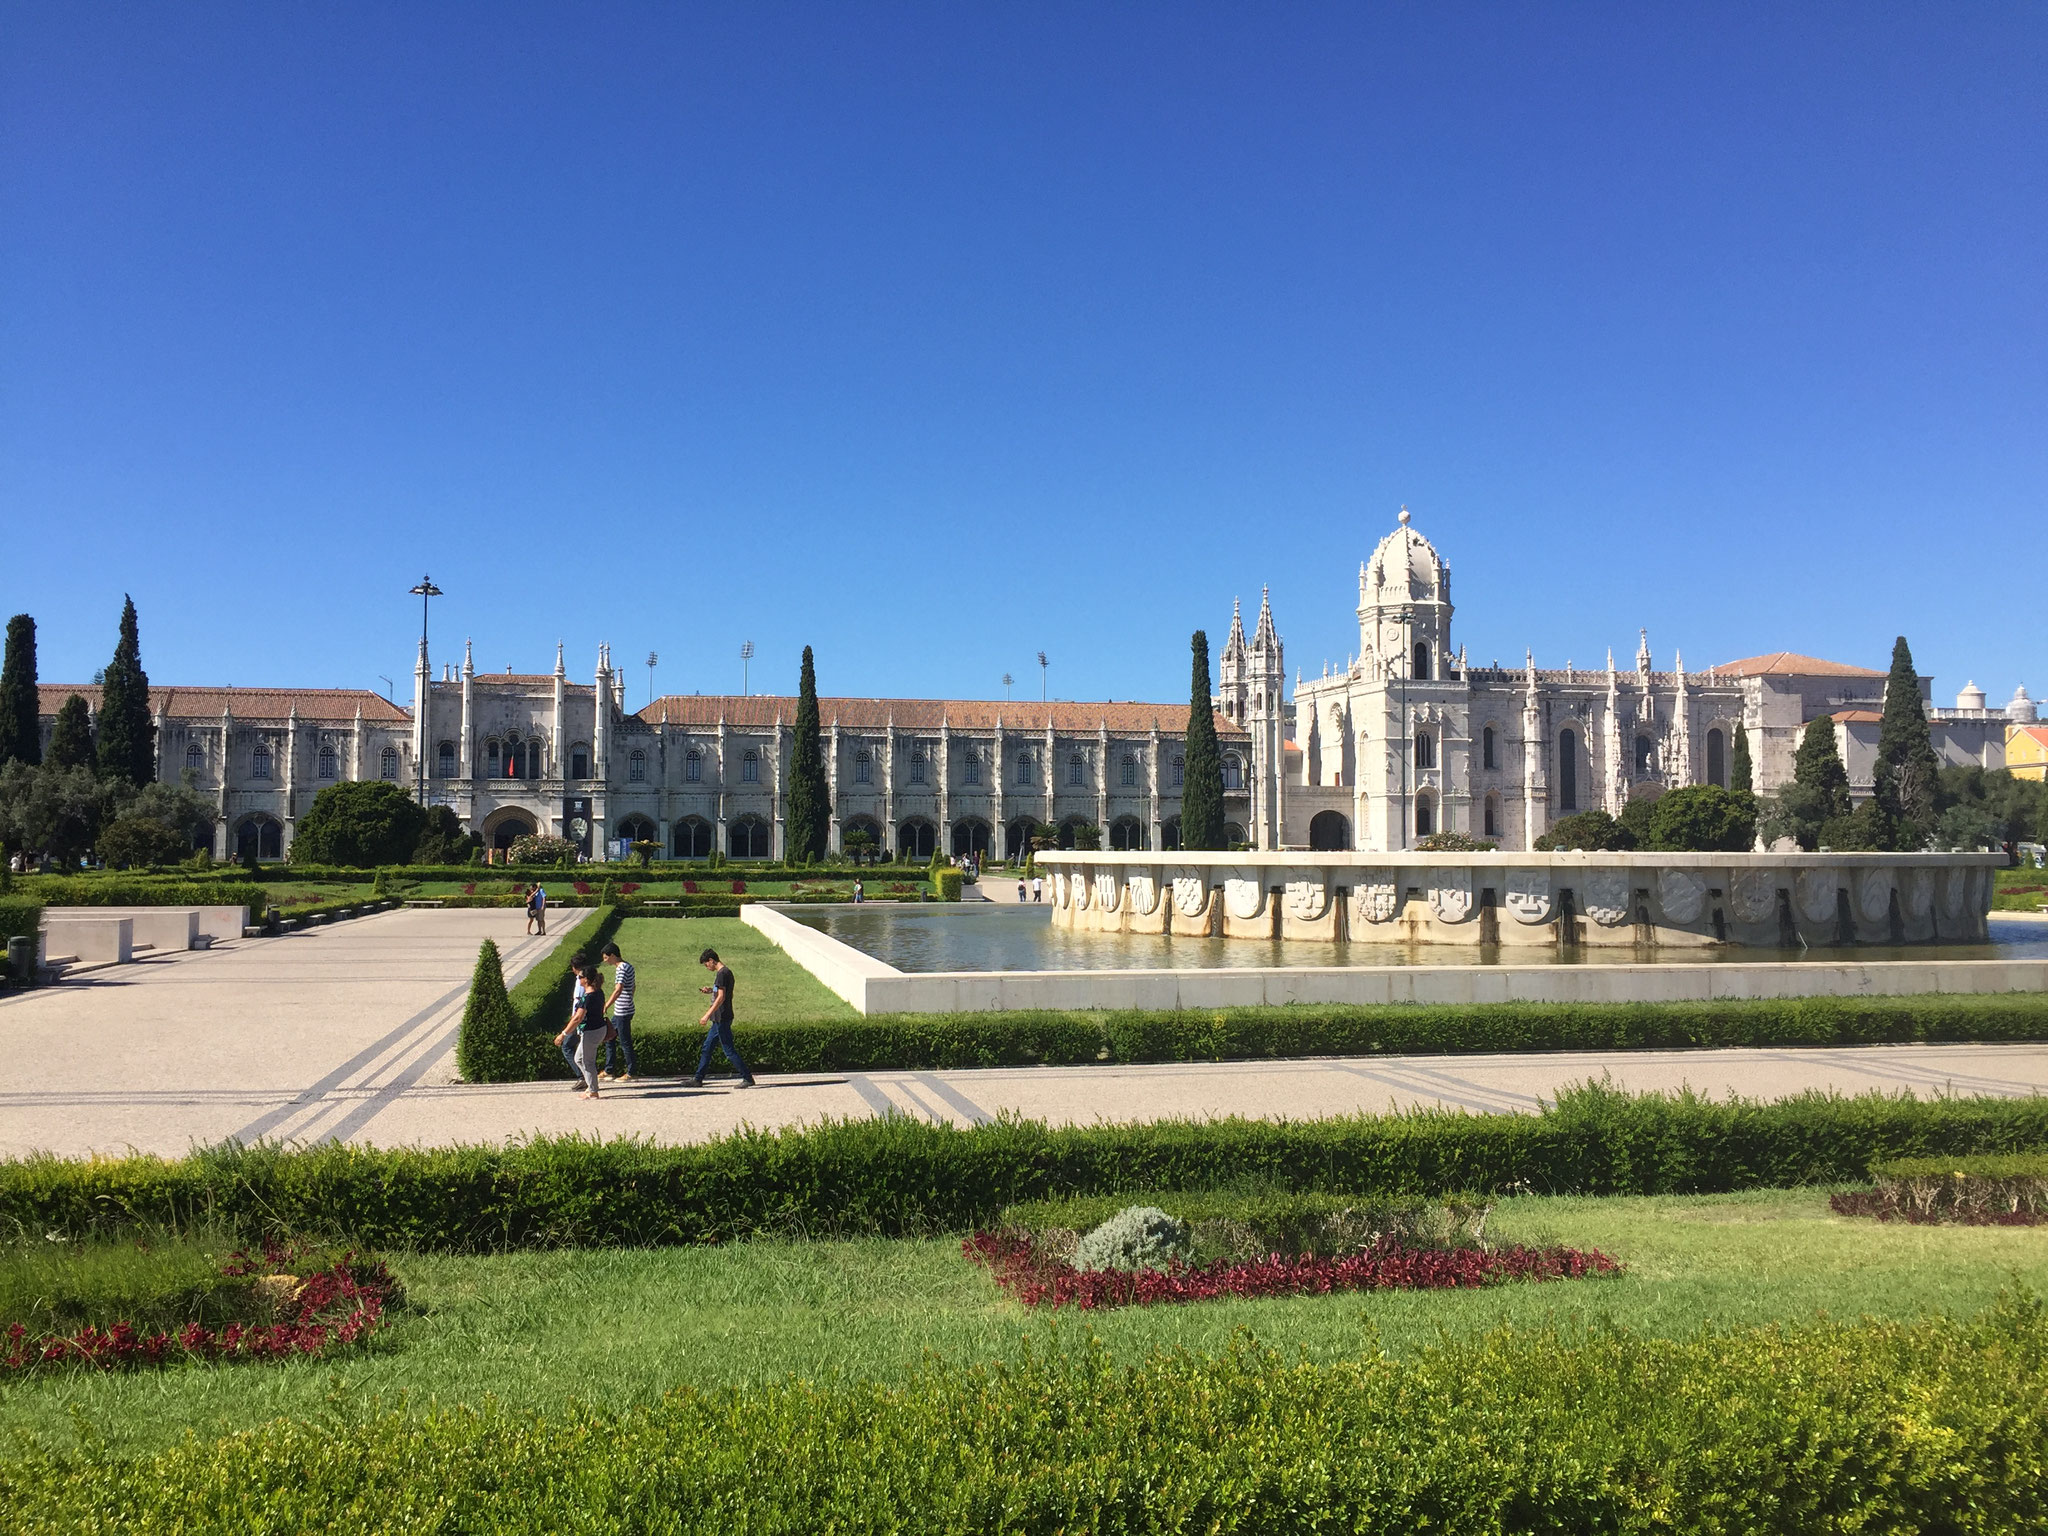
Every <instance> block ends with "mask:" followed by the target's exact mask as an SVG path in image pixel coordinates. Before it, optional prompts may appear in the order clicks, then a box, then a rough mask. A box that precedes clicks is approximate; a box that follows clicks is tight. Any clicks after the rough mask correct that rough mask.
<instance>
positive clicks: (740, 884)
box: [732, 880, 747, 896]
mask: <svg viewBox="0 0 2048 1536" xmlns="http://www.w3.org/2000/svg"><path fill="white" fill-rule="evenodd" d="M732 893H733V895H735V896H744V895H746V894H747V882H746V881H744V880H735V881H733V883H732Z"/></svg>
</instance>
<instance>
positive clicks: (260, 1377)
mask: <svg viewBox="0 0 2048 1536" xmlns="http://www.w3.org/2000/svg"><path fill="white" fill-rule="evenodd" d="M684 926H689V927H694V926H696V925H684ZM1492 1231H1493V1233H1494V1235H1495V1236H1497V1237H1498V1238H1500V1239H1501V1240H1503V1241H1508V1240H1512V1241H1521V1242H1532V1243H1535V1242H1567V1243H1572V1244H1576V1245H1579V1246H1591V1247H1598V1248H1601V1249H1603V1250H1605V1251H1606V1252H1608V1253H1610V1254H1612V1255H1613V1256H1615V1257H1616V1258H1618V1259H1620V1260H1621V1261H1622V1262H1623V1264H1625V1265H1626V1266H1627V1273H1626V1274H1624V1275H1622V1276H1621V1277H1619V1278H1615V1279H1604V1280H1589V1281H1578V1282H1570V1283H1559V1284H1550V1285H1532V1286H1505V1287H1500V1288H1497V1289H1491V1290H1484V1291H1456V1292H1411V1293H1386V1294H1379V1295H1348V1296H1329V1297H1302V1298H1295V1299H1290V1300H1283V1301H1250V1302H1218V1303H1209V1304H1204V1305H1196V1306H1184V1307H1171V1308H1156V1309H1133V1310H1129V1311H1122V1312H1109V1313H1096V1314H1085V1315H1084V1314H1079V1313H1066V1314H1061V1315H1059V1317H1058V1319H1057V1320H1055V1316H1054V1315H1053V1314H1049V1313H1045V1312H1028V1311H1026V1310H1025V1309H1024V1308H1023V1307H1021V1306H1019V1305H1017V1304H1016V1303H1014V1302H1011V1301H1009V1300H1007V1299H1005V1298H1004V1297H1003V1296H1002V1295H1001V1294H1000V1293H999V1292H998V1291H997V1290H996V1289H995V1287H994V1286H993V1285H992V1284H991V1283H990V1281H989V1280H988V1278H987V1277H986V1275H984V1274H983V1273H982V1272H980V1271H979V1270H977V1269H975V1268H974V1267H972V1266H970V1265H969V1264H968V1263H967V1261H966V1260H964V1259H963V1258H962V1257H961V1256H960V1250H959V1243H958V1241H957V1240H956V1239H950V1238H947V1239H935V1240H932V1241H928V1242H890V1241H884V1240H874V1241H867V1242H850V1243H838V1242H834V1243H801V1242H754V1243H743V1244H737V1245H734V1246H731V1247H724V1248H683V1249H658V1250H608V1251H572V1252H558V1253H518V1254H509V1255H504V1256H500V1257H488V1258H478V1257H451V1256H445V1255H431V1256H429V1255H420V1256H410V1257H408V1256H403V1255H398V1256H392V1267H393V1269H394V1270H395V1271H396V1272H397V1274H398V1275H399V1277H400V1279H401V1280H402V1281H403V1282H404V1283H405V1285H406V1286H407V1288H408V1290H409V1292H410V1296H411V1301H412V1304H413V1305H414V1306H415V1307H416V1308H417V1309H418V1310H417V1311H416V1312H415V1313H413V1314H411V1315H408V1316H406V1317H404V1318H403V1320H402V1321H400V1323H399V1324H398V1325H397V1327H396V1328H395V1329H394V1331H393V1332H392V1333H391V1334H390V1335H388V1336H387V1339H386V1342H385V1343H383V1344H382V1345H381V1346H379V1347H378V1348H377V1349H376V1350H375V1351H373V1352H372V1353H370V1354H367V1355H362V1356H355V1357H348V1358H344V1359H340V1360H329V1361H324V1362H310V1363H305V1364H296V1363H295V1364H286V1365H280V1366H265V1367H249V1366H241V1367H229V1368H219V1369H206V1368H202V1369H191V1368H186V1369H179V1370H175V1371H170V1372H164V1373H157V1374H149V1373H142V1374H136V1375H129V1376H98V1375H86V1374H80V1375H72V1376H65V1377H47V1378H42V1379H38V1380H32V1381H27V1382H17V1383H14V1384H11V1385H6V1386H0V1435H5V1434H6V1433H8V1432H10V1431H13V1430H16V1429H27V1430H32V1431H34V1432H37V1433H39V1434H41V1435H46V1436H50V1437H52V1438H54V1439H56V1440H59V1441H69V1440H71V1439H72V1438H73V1437H75V1436H76V1435H77V1434H78V1433H79V1432H80V1428H81V1427H82V1426H90V1427H91V1428H92V1429H94V1430H95V1431H97V1432H98V1433H100V1434H103V1435H104V1436H105V1437H106V1438H107V1439H108V1441H109V1442H110V1443H112V1444H113V1445H114V1446H115V1447H116V1448H125V1447H130V1446H138V1445H161V1444H163V1443H166V1442H168V1441H171V1440H174V1439H177V1438H179V1437H182V1436H183V1435H184V1434H185V1433H186V1431H187V1430H195V1431H197V1432H199V1433H201V1434H205V1435H211V1434H218V1433H225V1432H229V1431H232V1430H234V1429H238V1428H242V1427H246V1426H248V1425H252V1424H255V1423H259V1422H261V1421H263V1420H266V1419H269V1418H272V1417H275V1416H278V1415H291V1416H295V1417H307V1418H313V1417H318V1416H320V1415H322V1414H325V1413H328V1412H331V1411H337V1410H339V1411H344V1412H346V1411H351V1410H359V1409H362V1408H365V1407H367V1406H369V1405H370V1404H372V1403H373V1402H379V1401H381V1402H382V1403H384V1404H386V1405H393V1404H396V1403H398V1402H400V1401H406V1402H410V1403H412V1404H414V1405H416V1406H418V1405H427V1404H432V1403H441V1404H448V1403H453V1402H472V1403H474V1402H478V1401H481V1400H482V1399H483V1398H484V1397H486V1396H487V1395H495V1396H497V1397H498V1398H500V1399H502V1400H504V1401H506V1402H508V1403H511V1404H514V1405H517V1406H519V1407H522V1408H539V1409H541V1411H546V1409H547V1405H550V1404H560V1403H563V1402H566V1401H568V1400H570V1399H577V1400H581V1401H586V1402H593V1403H597V1404H600V1405H606V1406H618V1405H622V1404H626V1403H630V1402H634V1401H643V1400H646V1399H648V1398H651V1397H654V1396H656V1395H658V1394H660V1393H661V1392H663V1391H666V1390H668V1389H670V1388H673V1387H677V1386H683V1385H712V1384H721V1383H734V1382H761V1381H766V1380H773V1379H779V1378H781V1377H784V1376H787V1375H792V1374H795V1375H801V1376H806V1377H811V1378H814V1379H822V1378H828V1377H871V1378H872V1377H880V1378H891V1377H896V1376H900V1375H901V1374H902V1373H903V1372H904V1371H906V1370H907V1369H908V1368H910V1367H912V1366H914V1365H916V1364H917V1363H918V1362H920V1361H921V1360H922V1359H924V1358H925V1356H926V1354H927V1352H928V1351H929V1352H933V1353H936V1354H937V1355H939V1356H941V1357H943V1358H945V1359H947V1360H949V1361H954V1362H965V1361H971V1360H986V1359H992V1358H999V1357H1008V1356H1014V1355H1015V1354H1016V1353H1017V1351H1018V1350H1019V1348H1020V1346H1021V1345H1022V1343H1023V1341H1024V1340H1025V1339H1026V1338H1030V1339H1032V1340H1034V1341H1037V1342H1039V1343H1044V1342H1046V1341H1048V1340H1050V1341H1052V1342H1054V1343H1056V1344H1058V1345H1060V1346H1061V1347H1073V1346H1074V1345H1076V1344H1078V1343H1080V1342H1081V1341H1082V1340H1085V1339H1086V1338H1088V1337H1089V1336H1091V1335H1093V1336H1096V1337H1099V1338H1101V1339H1102V1340H1103V1341H1104V1343H1105V1344H1106V1345H1107V1346H1108V1347H1109V1348H1110V1349H1111V1350H1113V1351H1114V1352H1116V1353H1117V1354H1118V1355H1119V1356H1122V1357H1124V1358H1135V1357H1138V1356H1141V1355H1143V1354H1146V1353H1148V1352H1150V1351H1151V1350H1153V1349H1156V1348H1159V1347H1173V1346H1185V1347H1186V1348H1189V1349H1191V1350H1196V1351H1200V1352H1204V1353H1212V1352H1215V1351H1218V1350H1221V1349H1222V1348H1223V1347H1224V1346H1225V1345H1226V1344H1227V1343H1228V1342H1229V1340H1230V1338H1231V1336H1232V1334H1233V1333H1234V1332H1235V1331H1236V1330H1238V1329H1245V1330H1248V1331H1250V1332H1251V1333H1252V1334H1253V1335H1255V1336H1256V1337H1257V1338H1258V1339H1260V1340H1262V1341H1263V1342H1265V1343H1266V1344H1269V1345H1272V1346H1276V1347H1279V1348H1282V1349H1287V1350H1294V1349H1297V1348H1298V1349H1300V1350H1303V1351H1305V1352H1306V1353H1307V1354H1308V1356H1309V1357H1311V1358H1313V1359H1317V1360H1333V1359H1341V1358H1345V1357H1350V1356H1355V1355H1357V1354H1359V1353H1361V1352H1363V1351H1365V1350H1367V1349H1370V1348H1372V1347H1374V1345H1375V1342H1376V1343H1377V1344H1378V1345H1379V1346H1381V1347H1384V1348H1386V1349H1388V1350H1390V1351H1392V1352H1394V1353H1396V1354H1411V1353H1413V1352H1415V1351H1416V1350H1418V1349H1419V1348H1421V1347H1422V1346H1424V1345H1426V1344H1428V1343H1430V1342H1432V1341H1434V1340H1435V1339H1436V1338H1437V1337H1438V1336H1439V1332H1440V1330H1441V1331H1444V1332H1447V1333H1449V1334H1450V1335H1452V1336H1456V1337H1469V1336H1471V1335H1474V1334H1477V1333H1481V1332H1484V1331H1487V1330H1489V1329H1493V1328H1496V1327H1498V1326H1501V1325H1503V1324H1508V1325H1513V1326H1514V1327H1516V1328H1518V1329H1526V1328H1532V1327H1537V1326H1541V1325H1543V1324H1544V1323H1546V1322H1549V1321H1552V1320H1557V1321H1562V1322H1565V1323H1567V1324H1574V1325H1577V1324H1584V1325H1593V1326H1597V1325H1600V1324H1603V1323H1605V1322H1608V1321H1612V1322H1615V1323H1620V1324H1623V1325H1626V1326H1628V1327H1630V1328H1633V1329H1636V1330H1638V1331H1640V1332H1644V1333H1649V1334H1653V1335H1661V1336H1667V1337H1668V1336H1682V1335H1685V1334H1689V1333H1691V1332H1692V1331H1694V1330H1695V1329H1697V1328H1699V1327H1700V1326H1701V1325H1703V1324H1718V1325H1731V1324H1749V1323H1758V1322H1766V1321H1771V1320H1785V1321H1788V1322H1794V1323H1797V1322H1803V1321H1807V1320H1810V1319H1811V1318H1813V1317H1814V1316H1815V1315H1816V1314H1817V1313H1821V1312H1826V1313H1829V1314H1831V1315H1833V1316H1835V1317H1838V1318H1853V1317H1856V1316H1858V1315H1863V1314H1870V1315H1876V1316H1885V1317H1909V1316H1914V1315H1917V1314H1920V1313H1923V1312H1926V1311H1931V1310H1942V1311H1947V1312H1950V1313H1953V1314H1958V1315H1966V1314H1969V1313H1973V1312H1975V1311H1978V1310H1980V1309H1981V1308H1983V1307H1984V1306H1986V1305H1987V1304H1988V1303H1990V1302H1991V1301H1992V1299H1993V1298H1994V1297H1995V1296H1996V1295H1997V1293H1998V1292H1999V1290H2000V1289H2001V1288H2004V1287H2007V1286H2010V1285H2012V1284H2014V1283H2015V1282H2017V1283H2019V1284H2022V1285H2025V1286H2027V1287H2029V1288H2031V1289H2032V1290H2034V1291H2035V1292H2037V1293H2039V1292H2048V1228H2039V1227H2036V1228H1996V1227H1990V1228H1984V1227H1980V1228H1960V1227H1895V1226H1880V1225H1878V1224H1877V1223H1875V1222H1864V1221H1851V1220H1845V1219H1842V1218H1838V1217H1835V1216H1833V1215H1832V1214H1831V1213H1830V1212H1829V1211H1828V1209H1827V1197H1826V1196H1825V1194H1823V1193H1820V1192H1817V1191H1812V1190H1800V1191H1793V1192H1784V1191H1763V1192H1758V1193H1748V1194H1739V1195H1714V1196H1699V1197H1690V1198H1680V1197H1667V1198H1640V1199H1590V1198H1563V1199H1547V1198H1538V1197H1528V1198H1523V1199H1518V1200H1510V1201H1506V1202H1504V1203H1503V1204H1502V1206H1501V1207H1500V1209H1499V1210H1498V1211H1497V1212H1496V1214H1495V1217H1494V1223H1493V1228H1492Z"/></svg>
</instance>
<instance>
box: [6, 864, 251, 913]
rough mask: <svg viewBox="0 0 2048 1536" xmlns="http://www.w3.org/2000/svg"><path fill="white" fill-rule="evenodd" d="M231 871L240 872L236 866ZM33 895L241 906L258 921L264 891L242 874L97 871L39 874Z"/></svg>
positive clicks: (57, 902) (76, 903)
mask: <svg viewBox="0 0 2048 1536" xmlns="http://www.w3.org/2000/svg"><path fill="white" fill-rule="evenodd" d="M235 873H236V874H237V875H238V876H240V875H241V872H240V871H239V870H237V871H235ZM34 895H35V899H36V900H38V901H40V902H42V903H43V904H44V905H46V906H52V907H242V906H246V907H247V908H248V909H249V921H250V922H252V923H253V922H257V921H260V920H261V918H262V916H263V912H264V909H265V906H266V905H267V903H268V901H269V896H268V894H267V893H266V892H265V891H264V889H263V887H262V886H261V885H258V884H257V883H256V882H255V881H253V880H250V879H248V878H246V877H242V878H238V879H233V880H213V879H207V880H187V879H183V878H178V879H168V880H166V879H155V878H150V879H144V878H142V877H139V876H126V877H122V878H118V879H107V878H105V877H103V876H98V875H76V876H64V877H61V878H60V877H52V876H48V875H45V876H42V877H41V878H39V879H38V880H37V881H36V882H35V887H34Z"/></svg>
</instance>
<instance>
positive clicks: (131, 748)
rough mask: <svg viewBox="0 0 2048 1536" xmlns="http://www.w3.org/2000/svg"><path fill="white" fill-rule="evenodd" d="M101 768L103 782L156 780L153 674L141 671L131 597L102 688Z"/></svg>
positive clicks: (137, 635) (100, 717)
mask: <svg viewBox="0 0 2048 1536" xmlns="http://www.w3.org/2000/svg"><path fill="white" fill-rule="evenodd" d="M99 765H100V777H101V778H103V779H123V780H126V781H127V782H128V783H130V784H138V785H139V784H147V783H149V782H150V780H152V779H154V778H155V777H156V726H155V724H154V722H152V721H151V720H150V718H149V674H148V673H147V672H145V671H143V670H142V640H141V636H140V634H139V632H138V629H137V626H136V622H135V599H134V598H132V597H131V598H128V599H127V600H126V601H125V602H124V603H123V605H122V608H121V638H120V640H119V641H118V642H116V644H115V646H114V659H113V660H112V661H111V662H109V663H108V664H107V670H106V675H105V680H104V681H103V682H102V683H101V685H100V715H99Z"/></svg>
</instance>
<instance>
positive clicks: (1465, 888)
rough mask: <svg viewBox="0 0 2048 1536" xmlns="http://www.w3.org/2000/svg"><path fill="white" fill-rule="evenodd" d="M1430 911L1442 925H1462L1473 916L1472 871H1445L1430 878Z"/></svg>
mask: <svg viewBox="0 0 2048 1536" xmlns="http://www.w3.org/2000/svg"><path fill="white" fill-rule="evenodd" d="M1429 910H1430V911H1432V912H1434V913H1435V914H1436V917H1437V921H1438V922H1440V923H1462V922H1463V921H1465V919H1466V918H1468V917H1470V916H1471V915H1472V871H1471V870H1469V869H1445V870H1438V871H1436V872H1434V873H1432V874H1431V875H1430V877H1429Z"/></svg>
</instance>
